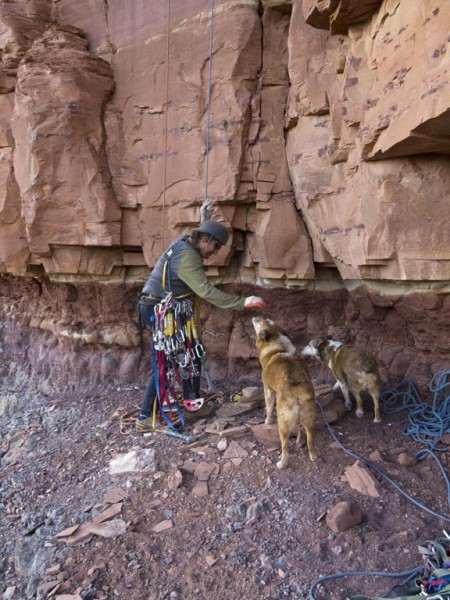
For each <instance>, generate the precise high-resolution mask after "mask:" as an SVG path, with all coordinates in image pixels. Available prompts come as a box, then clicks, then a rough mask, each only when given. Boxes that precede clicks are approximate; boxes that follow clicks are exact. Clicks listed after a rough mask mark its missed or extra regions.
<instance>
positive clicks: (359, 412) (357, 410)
mask: <svg viewBox="0 0 450 600" xmlns="http://www.w3.org/2000/svg"><path fill="white" fill-rule="evenodd" d="M356 416H357V417H358V419H360V418H361V417H363V416H364V411H363V410H361V409H356Z"/></svg>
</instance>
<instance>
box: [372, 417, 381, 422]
mask: <svg viewBox="0 0 450 600" xmlns="http://www.w3.org/2000/svg"><path fill="white" fill-rule="evenodd" d="M373 422H374V423H381V419H377V418H376V417H375V419H374V420H373Z"/></svg>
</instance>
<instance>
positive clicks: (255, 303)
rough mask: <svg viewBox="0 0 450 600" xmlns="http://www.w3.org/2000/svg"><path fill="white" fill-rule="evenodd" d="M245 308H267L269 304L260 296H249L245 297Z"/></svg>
mask: <svg viewBox="0 0 450 600" xmlns="http://www.w3.org/2000/svg"><path fill="white" fill-rule="evenodd" d="M244 306H245V308H267V304H266V303H265V302H264V300H263V299H262V298H260V297H259V296H249V297H248V298H246V299H245V305H244Z"/></svg>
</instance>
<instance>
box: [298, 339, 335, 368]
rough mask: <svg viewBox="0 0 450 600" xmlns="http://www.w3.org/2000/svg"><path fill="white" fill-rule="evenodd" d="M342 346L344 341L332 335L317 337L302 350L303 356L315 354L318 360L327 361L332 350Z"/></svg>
mask: <svg viewBox="0 0 450 600" xmlns="http://www.w3.org/2000/svg"><path fill="white" fill-rule="evenodd" d="M341 346H342V342H337V341H336V340H332V339H331V337H330V336H326V337H321V338H315V339H314V340H311V341H310V342H309V344H308V345H307V346H305V347H304V348H303V350H302V356H313V357H314V358H317V359H318V360H321V361H324V362H327V360H328V357H329V356H330V354H331V353H332V352H334V351H335V350H337V348H340V347H341Z"/></svg>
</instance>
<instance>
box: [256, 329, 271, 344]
mask: <svg viewBox="0 0 450 600" xmlns="http://www.w3.org/2000/svg"><path fill="white" fill-rule="evenodd" d="M258 337H259V339H260V340H263V341H264V342H267V340H270V331H268V330H267V329H262V330H261V331H260V332H259V334H258Z"/></svg>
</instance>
